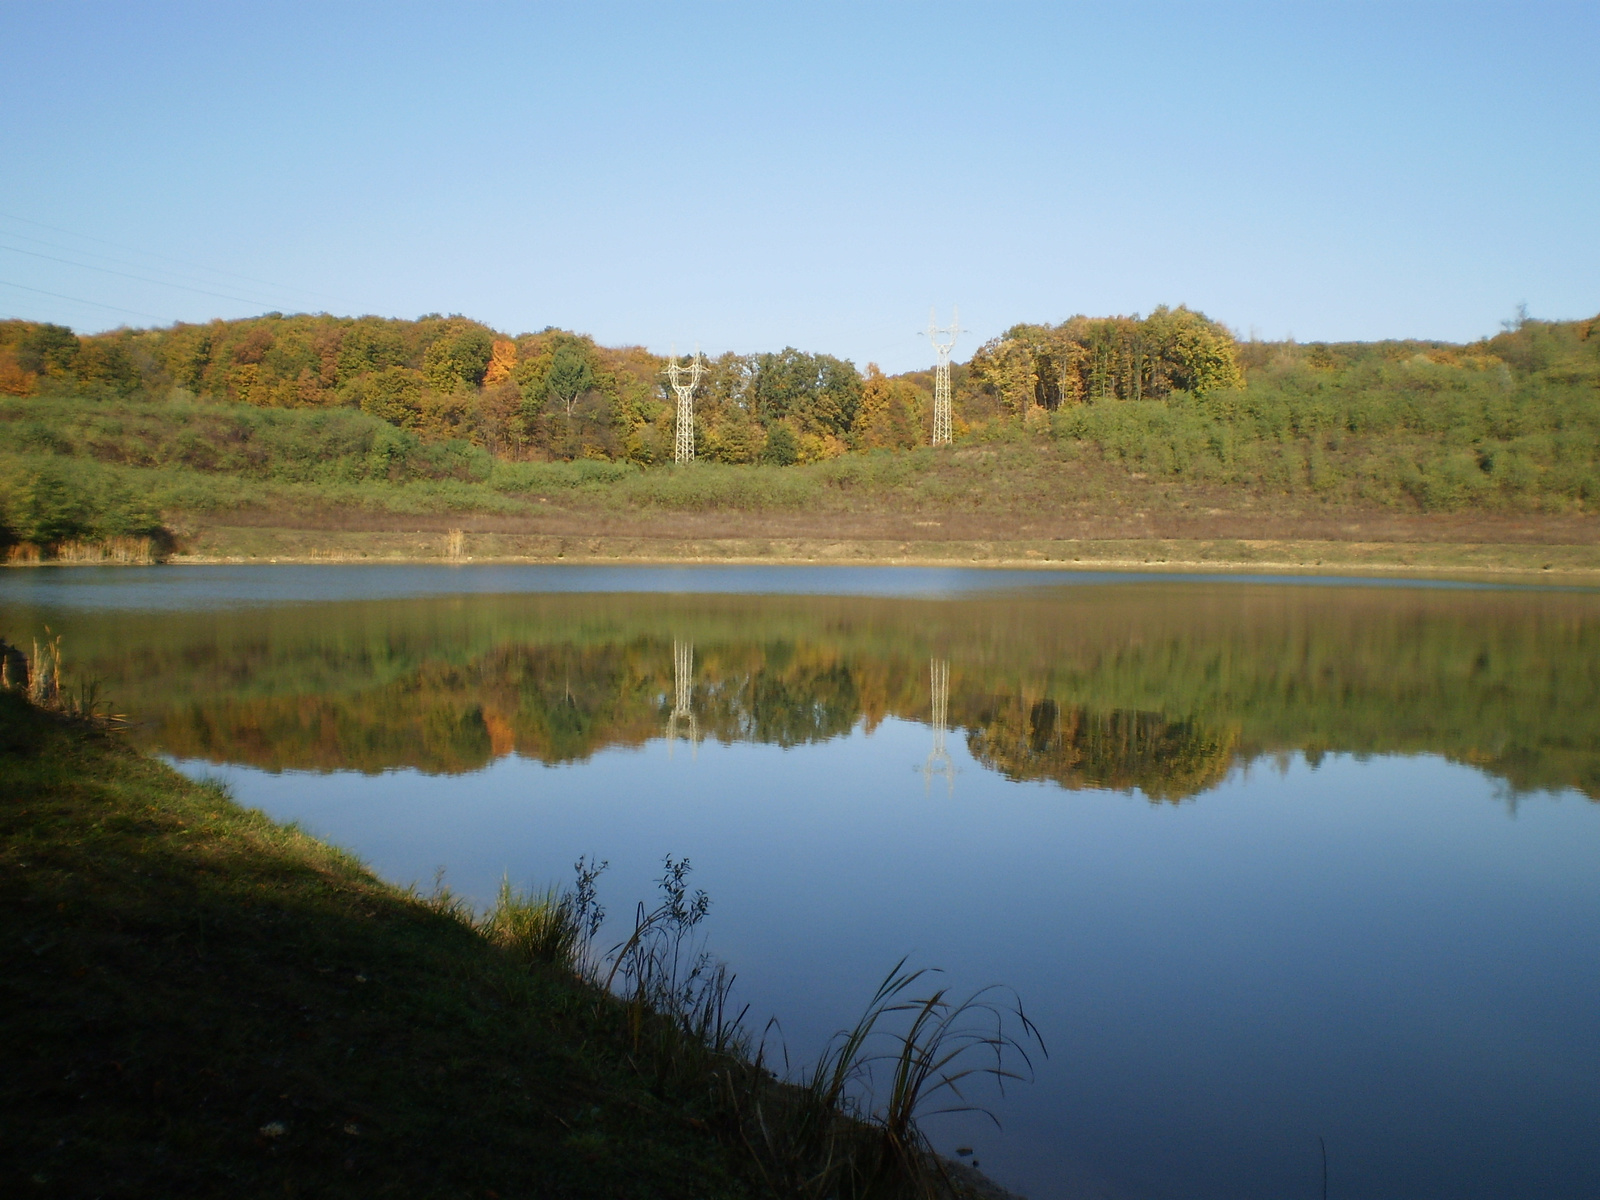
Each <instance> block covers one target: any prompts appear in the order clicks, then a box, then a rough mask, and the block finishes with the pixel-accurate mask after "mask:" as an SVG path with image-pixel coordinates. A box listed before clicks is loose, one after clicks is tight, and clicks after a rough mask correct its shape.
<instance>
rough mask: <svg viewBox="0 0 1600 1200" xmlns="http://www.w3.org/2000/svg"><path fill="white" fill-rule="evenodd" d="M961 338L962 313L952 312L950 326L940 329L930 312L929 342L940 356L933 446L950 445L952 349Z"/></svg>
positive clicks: (935, 389)
mask: <svg viewBox="0 0 1600 1200" xmlns="http://www.w3.org/2000/svg"><path fill="white" fill-rule="evenodd" d="M960 336H961V313H960V310H958V309H951V310H950V326H949V328H947V329H941V328H939V319H938V317H936V316H935V315H934V311H933V309H931V308H930V309H929V310H928V340H929V341H930V342H932V343H933V348H934V351H935V352H936V353H937V354H938V355H939V365H938V366H937V367H935V368H934V372H933V444H934V445H935V446H948V445H949V444H950V347H952V346H954V345H955V344H956V338H958V337H960Z"/></svg>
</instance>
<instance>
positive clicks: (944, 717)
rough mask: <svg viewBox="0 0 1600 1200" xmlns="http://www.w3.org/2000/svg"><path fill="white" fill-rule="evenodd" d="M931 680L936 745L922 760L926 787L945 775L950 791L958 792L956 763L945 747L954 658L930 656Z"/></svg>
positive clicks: (934, 740) (951, 792) (927, 789)
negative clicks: (951, 759)
mask: <svg viewBox="0 0 1600 1200" xmlns="http://www.w3.org/2000/svg"><path fill="white" fill-rule="evenodd" d="M928 681H929V683H931V684H932V692H933V749H932V750H930V751H929V752H928V760H927V762H925V763H923V764H922V784H923V791H925V792H926V791H931V790H932V788H933V777H934V776H935V775H943V776H944V778H945V782H946V784H947V785H948V791H949V794H950V795H952V796H953V795H955V794H956V767H955V764H954V763H953V762H951V761H950V752H949V751H948V750H946V749H945V748H944V735H945V728H946V726H947V725H948V724H949V721H950V660H949V659H947V658H933V659H929V660H928Z"/></svg>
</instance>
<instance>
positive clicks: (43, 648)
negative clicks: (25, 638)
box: [0, 626, 127, 728]
mask: <svg viewBox="0 0 1600 1200" xmlns="http://www.w3.org/2000/svg"><path fill="white" fill-rule="evenodd" d="M0 691H11V692H17V693H20V694H21V695H22V696H23V697H25V698H26V699H27V701H28V703H30V704H32V705H33V706H34V707H35V708H39V709H43V710H44V711H46V712H53V713H56V714H57V715H59V716H64V717H70V718H72V719H74V720H80V721H87V722H89V723H91V724H94V725H98V726H101V727H105V728H110V727H115V726H121V725H124V724H126V723H127V718H125V717H123V716H122V715H120V714H118V713H115V712H113V711H112V708H111V704H110V702H109V701H107V700H105V699H104V698H103V697H102V696H101V695H100V684H99V681H97V680H92V679H91V680H80V681H79V682H78V685H77V686H76V687H63V686H62V682H61V635H60V634H53V633H52V632H51V630H50V628H49V626H46V627H45V636H44V640H43V641H42V642H41V641H40V640H39V639H38V638H34V639H33V654H32V655H31V656H30V655H27V654H24V653H23V652H22V650H21V649H20V648H19V647H16V646H13V645H11V644H10V643H9V642H7V641H6V640H5V639H4V638H0Z"/></svg>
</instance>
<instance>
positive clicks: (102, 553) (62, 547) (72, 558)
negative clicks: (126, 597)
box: [51, 537, 159, 566]
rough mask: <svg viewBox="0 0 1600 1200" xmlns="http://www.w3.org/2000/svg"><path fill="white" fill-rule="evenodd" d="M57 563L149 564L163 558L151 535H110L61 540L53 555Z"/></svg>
mask: <svg viewBox="0 0 1600 1200" xmlns="http://www.w3.org/2000/svg"><path fill="white" fill-rule="evenodd" d="M51 557H53V558H54V559H55V560H56V561H57V562H67V563H97V562H107V563H118V564H121V565H125V566H148V565H149V564H151V563H154V562H157V561H158V560H159V555H158V550H157V546H156V543H155V540H154V539H152V538H147V537H108V538H101V539H99V540H98V541H78V540H74V541H69V542H60V543H58V544H57V545H56V546H55V548H54V551H53V553H52V555H51Z"/></svg>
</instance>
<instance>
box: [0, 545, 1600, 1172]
mask: <svg viewBox="0 0 1600 1200" xmlns="http://www.w3.org/2000/svg"><path fill="white" fill-rule="evenodd" d="M46 624H49V625H50V626H51V627H52V628H53V629H55V630H56V631H57V632H59V633H61V634H62V635H63V650H64V652H65V654H66V657H67V660H68V663H69V666H71V667H73V668H75V669H76V670H78V671H80V672H81V673H83V674H85V675H92V676H95V677H98V678H99V679H100V680H101V681H102V682H103V683H104V685H105V688H106V690H107V691H108V692H109V694H111V695H112V696H113V697H115V699H116V700H117V702H118V704H119V707H121V708H122V709H123V710H125V711H127V712H129V713H130V714H131V715H133V716H135V717H136V718H138V719H139V721H140V722H141V725H140V727H139V731H138V736H139V737H140V738H141V739H143V741H144V742H145V743H146V744H147V745H148V746H149V747H150V748H151V749H153V750H156V751H159V752H161V753H163V754H166V755H167V756H169V757H171V758H172V759H173V760H174V761H176V762H177V763H178V764H179V765H180V766H181V767H182V768H183V769H184V770H186V771H188V772H189V773H191V774H194V775H210V776H220V777H222V778H224V779H226V780H228V782H229V783H230V784H231V785H232V786H233V788H234V791H235V793H236V795H237V796H238V797H239V799H240V800H242V801H243V802H244V803H247V804H251V805H256V806H259V807H261V808H263V809H265V810H266V811H267V812H269V813H271V814H272V815H274V816H276V817H280V818H286V819H289V818H292V819H295V820H299V821H301V822H302V823H303V824H305V825H306V826H308V827H309V828H311V829H312V830H314V831H315V832H317V833H319V834H322V835H324V836H326V837H328V838H330V839H331V840H333V841H336V842H338V843H339V844H341V845H344V846H346V847H348V848H350V849H352V850H354V851H355V852H356V853H358V854H360V855H361V856H362V857H364V858H365V859H367V860H368V861H369V862H370V863H371V864H372V865H373V866H374V867H375V868H376V869H377V870H378V871H380V872H381V873H383V874H384V875H386V876H388V877H389V878H392V879H395V880H397V881H400V882H410V881H413V880H416V881H421V882H423V883H424V884H425V885H426V883H427V882H428V881H429V880H431V878H432V877H433V874H434V871H435V869H436V868H437V867H440V866H442V867H444V869H445V872H446V878H447V880H448V881H449V882H450V884H451V885H452V887H454V888H455V889H456V890H458V891H463V892H465V893H467V894H469V895H471V896H474V897H476V898H477V899H479V900H480V901H486V900H488V899H489V897H490V896H491V895H492V893H493V890H494V888H495V886H496V885H497V883H498V881H499V879H500V878H501V876H502V874H506V873H508V874H509V875H510V877H511V878H512V879H513V880H514V881H517V882H520V883H533V884H544V883H546V882H548V881H551V880H559V879H563V878H565V877H567V876H568V875H569V874H570V870H571V864H572V861H573V860H574V859H575V858H576V857H577V856H578V855H579V854H594V855H598V856H600V857H602V858H607V859H609V860H610V861H611V863H612V868H611V870H610V871H609V872H608V873H607V875H606V876H605V877H604V879H603V889H604V890H603V898H604V899H606V900H607V901H608V902H609V904H610V907H611V909H612V911H613V912H627V911H630V910H631V905H632V902H633V900H635V899H637V898H642V897H645V896H647V895H649V893H650V890H651V887H652V883H651V880H652V879H653V877H654V875H655V874H657V873H658V872H659V866H660V859H661V856H662V855H664V854H669V853H670V854H672V855H674V856H682V855H687V856H688V857H689V858H690V859H691V860H692V862H693V864H694V875H695V879H696V881H697V882H698V883H699V885H701V886H703V887H705V888H706V889H707V890H708V891H709V892H710V893H711V896H712V898H713V909H712V916H711V919H710V920H709V921H708V925H709V926H710V936H711V940H712V947H713V949H714V950H715V951H716V952H718V953H719V954H720V955H721V956H722V957H723V958H725V959H727V960H728V961H730V962H731V963H732V964H733V965H734V967H735V969H736V970H737V971H738V974H739V989H740V991H741V993H742V998H743V999H744V1000H747V1001H749V1002H750V1004H751V1007H752V1012H753V1013H756V1014H759V1017H758V1019H757V1024H758V1025H759V1024H760V1023H761V1022H762V1021H764V1019H765V1017H766V1016H767V1015H769V1014H771V1015H775V1016H777V1017H778V1018H779V1019H780V1020H781V1022H782V1026H783V1030H784V1034H785V1037H786V1040H787V1043H788V1046H789V1048H790V1053H791V1055H793V1056H795V1057H797V1058H807V1057H809V1056H810V1055H811V1054H813V1053H814V1051H815V1050H816V1048H818V1047H819V1046H820V1045H821V1043H822V1041H823V1040H824V1039H825V1038H826V1037H827V1036H828V1034H830V1033H831V1032H833V1030H835V1029H836V1028H837V1027H839V1026H840V1025H842V1024H845V1023H847V1022H849V1021H850V1020H852V1019H853V1017H854V1016H855V1014H856V1012H857V1011H858V1010H859V1008H860V1007H861V1005H862V1004H863V1003H864V1001H865V999H866V997H867V996H868V995H869V994H870V992H871V990H872V988H873V986H874V985H875V984H876V983H877V981H878V980H879V979H880V978H881V977H882V975H883V973H884V971H886V970H887V969H888V967H889V966H890V965H891V964H893V963H894V961H895V960H897V959H898V958H899V957H900V956H901V955H905V954H909V955H911V958H912V961H913V963H915V964H918V965H936V966H941V967H943V968H945V970H946V972H947V977H946V978H947V981H948V982H950V983H952V984H953V985H954V986H955V987H956V988H957V989H958V990H959V989H967V988H972V987H976V986H979V985H981V984H985V983H989V982H992V981H1003V982H1005V983H1008V984H1010V985H1012V986H1014V987H1015V988H1016V989H1017V990H1018V992H1019V993H1020V994H1021V996H1022V997H1023V1000H1024V1002H1025V1003H1026V1005H1027V1007H1028V1010H1029V1013H1030V1015H1031V1016H1032V1017H1033V1018H1034V1019H1035V1020H1036V1021H1037V1023H1038V1025H1039V1026H1040V1028H1041V1030H1042V1032H1043V1034H1044V1037H1045V1040H1046V1042H1047V1044H1048V1047H1049V1050H1050V1057H1049V1058H1048V1060H1045V1061H1042V1062H1040V1063H1039V1064H1038V1067H1039V1070H1038V1076H1037V1079H1036V1081H1035V1082H1034V1083H1033V1084H1032V1085H1029V1086H1024V1087H1021V1088H1018V1089H1015V1090H1014V1091H1011V1092H1009V1093H1008V1095H1007V1096H1006V1097H1004V1098H993V1097H991V1099H992V1100H993V1105H992V1106H993V1108H994V1110H995V1112H996V1113H997V1114H998V1115H999V1117H1000V1119H1001V1120H1002V1121H1003V1123H1004V1129H1003V1131H998V1132H997V1131H995V1130H994V1129H993V1128H992V1127H989V1126H987V1125H986V1124H984V1123H981V1122H977V1121H974V1120H971V1119H969V1118H940V1119H936V1120H934V1121H933V1122H931V1123H930V1128H931V1131H932V1132H933V1134H934V1137H935V1140H936V1141H937V1142H938V1143H939V1144H940V1145H941V1146H942V1147H944V1148H946V1149H949V1148H952V1147H954V1146H955V1145H957V1144H970V1145H972V1146H974V1147H976V1149H977V1151H978V1158H979V1159H980V1160H982V1162H983V1164H984V1167H985V1169H987V1170H989V1171H991V1172H992V1173H993V1174H994V1175H995V1176H996V1177H997V1178H999V1179H1000V1180H1001V1181H1002V1182H1004V1183H1006V1184H1008V1185H1010V1186H1012V1187H1015V1188H1017V1189H1019V1190H1021V1191H1023V1192H1025V1193H1026V1194H1028V1195H1030V1196H1032V1197H1034V1198H1035V1200H1047V1198H1050V1197H1088V1196H1095V1197H1115V1198H1122V1197H1174V1198H1176V1197H1315V1196H1318V1195H1320V1194H1321V1159H1320V1151H1319V1148H1318V1138H1319V1137H1321V1138H1323V1139H1325V1140H1326V1144H1327V1147H1328V1158H1329V1183H1330V1186H1329V1195H1330V1196H1333V1197H1435V1196H1437V1197H1447V1196H1448V1197H1478V1196H1481V1197H1506V1196H1541V1197H1568V1196H1570V1197H1593V1196H1595V1195H1600V1155H1597V1154H1596V1153H1595V1147H1596V1146H1597V1145H1600V1002H1597V997H1600V804H1597V803H1596V798H1597V797H1600V594H1596V593H1594V592H1591V591H1584V590H1566V591H1558V590H1542V591H1541V590H1527V589H1523V590H1514V589H1495V588H1483V587H1466V586H1459V585H1444V584H1437V585H1414V584H1405V585H1397V584H1376V583H1373V582H1372V581H1342V582H1332V583H1330V582H1327V581H1318V582H1315V583H1312V582H1308V581H1305V580H1278V581H1274V580H1265V579H1245V578H1238V577H1234V578H1229V579H1200V578H1175V577H1173V576H1130V575H1124V574H1099V575H1094V574H1087V573H1085V574H1075V575H1059V574H1049V573H1042V572H1041V573H1027V572H981V571H900V570H869V569H817V570H806V569H783V568H767V569H744V568H718V569H706V570H699V569H693V570H691V569H640V568H615V569H613V568H457V569H450V568H427V567H320V568H294V567H266V568H257V567H251V568H244V567H230V568H167V569H160V568H157V569H151V570H133V569H123V570H93V569H83V568H78V569H60V570H38V571H14V572H7V573H5V574H4V575H3V576H0V633H3V634H5V635H7V636H9V637H11V638H12V640H21V639H25V638H27V637H29V636H32V635H33V634H35V633H37V632H39V631H41V630H42V628H43V626H44V625H46ZM669 734H670V735H671V736H670V737H669Z"/></svg>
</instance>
